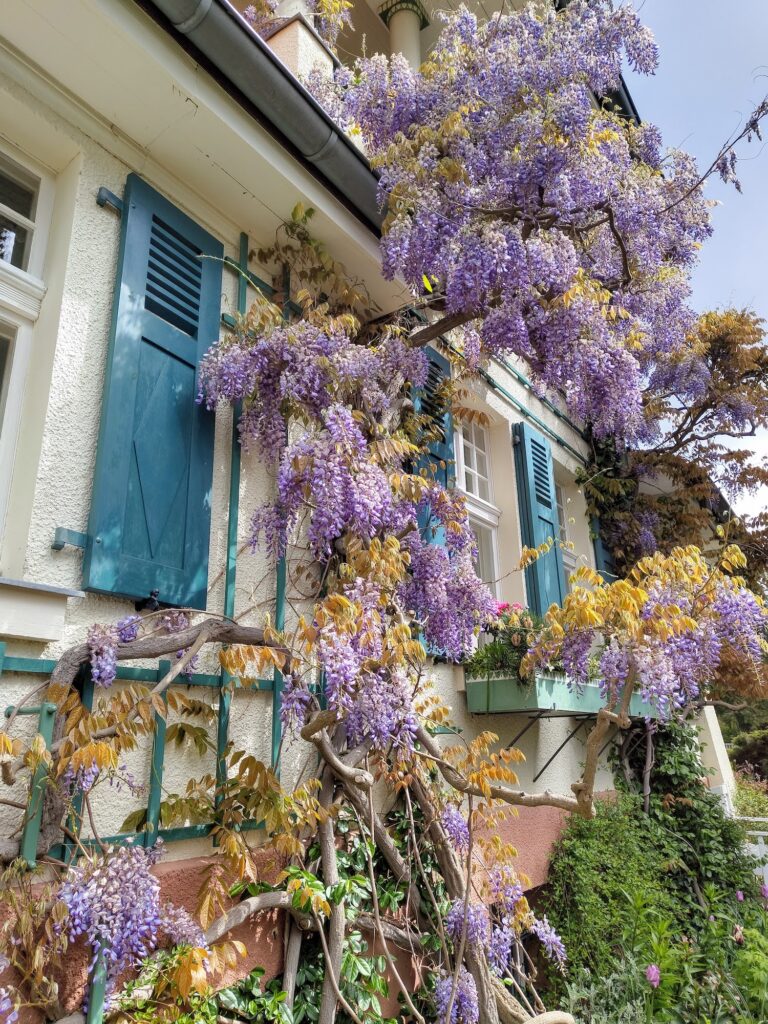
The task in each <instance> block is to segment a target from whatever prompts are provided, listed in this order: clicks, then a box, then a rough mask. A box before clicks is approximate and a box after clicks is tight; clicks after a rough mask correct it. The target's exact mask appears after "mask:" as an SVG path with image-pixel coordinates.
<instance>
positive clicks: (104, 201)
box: [96, 185, 123, 217]
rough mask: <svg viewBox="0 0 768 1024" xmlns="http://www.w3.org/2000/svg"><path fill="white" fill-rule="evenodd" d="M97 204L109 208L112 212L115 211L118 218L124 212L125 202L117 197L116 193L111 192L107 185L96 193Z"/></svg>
mask: <svg viewBox="0 0 768 1024" xmlns="http://www.w3.org/2000/svg"><path fill="white" fill-rule="evenodd" d="M96 202H97V203H98V204H99V206H108V207H109V208H110V209H111V210H114V211H115V213H116V214H117V215H118V217H119V216H120V215H121V214H122V212H123V200H122V199H120V198H119V196H116V195H115V193H114V192H110V191H109V189H108V188H107V187H106V186H105V185H102V186H101V188H100V189H99V191H98V192H97V193H96Z"/></svg>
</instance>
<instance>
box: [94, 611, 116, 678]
mask: <svg viewBox="0 0 768 1024" xmlns="http://www.w3.org/2000/svg"><path fill="white" fill-rule="evenodd" d="M117 640H118V635H117V630H116V629H115V627H113V626H100V625H95V626H91V628H90V629H89V630H88V648H89V650H90V655H91V675H92V677H93V681H94V683H95V684H96V685H97V686H111V685H112V683H114V681H115V677H116V675H117V650H116V648H117Z"/></svg>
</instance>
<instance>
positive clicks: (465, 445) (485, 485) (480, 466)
mask: <svg viewBox="0 0 768 1024" xmlns="http://www.w3.org/2000/svg"><path fill="white" fill-rule="evenodd" d="M459 438H460V441H459V444H458V445H457V451H458V460H457V461H458V464H459V465H458V472H459V481H460V486H461V489H462V490H463V491H464V493H465V494H471V495H473V497H475V498H480V499H481V501H488V502H490V501H491V500H492V497H491V479H490V473H489V470H488V431H487V430H486V429H485V427H481V426H480V425H479V424H477V423H468V424H466V425H464V426H462V427H461V429H460V430H459Z"/></svg>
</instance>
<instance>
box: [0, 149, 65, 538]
mask: <svg viewBox="0 0 768 1024" xmlns="http://www.w3.org/2000/svg"><path fill="white" fill-rule="evenodd" d="M0 154H2V155H3V156H5V157H7V158H8V159H9V160H10V161H12V163H14V164H18V165H19V167H20V168H21V169H22V170H23V171H25V172H26V173H27V174H29V175H30V176H32V177H34V178H36V179H37V181H38V183H39V184H38V193H37V203H36V206H35V219H34V229H33V231H32V239H31V243H30V250H29V259H28V261H27V269H26V270H20V269H19V268H18V267H14V266H12V265H11V264H10V263H6V262H5V260H0V321H1V322H2V324H3V326H4V327H5V328H7V329H8V330H10V332H11V334H12V337H13V342H12V348H11V352H10V354H9V365H8V367H7V369H6V372H7V373H8V384H7V399H6V403H5V410H4V412H3V418H2V422H0V533H2V532H4V529H5V518H6V513H7V509H8V498H9V495H10V488H11V479H12V476H13V466H14V461H15V455H16V445H17V442H18V438H19V430H20V427H21V413H22V407H23V400H24V394H25V390H26V381H27V373H28V370H29V364H30V361H31V358H32V346H33V336H34V324H35V322H36V321H37V318H38V316H39V315H40V307H41V304H42V301H43V297H44V295H45V290H46V289H45V283H44V281H43V272H44V267H45V257H46V249H47V245H48V233H49V230H50V224H51V215H52V212H53V199H54V182H53V178H52V177H51V175H50V174H49V173H48V172H47V171H46V170H45V169H44V168H43V167H41V166H40V165H39V164H38V163H36V162H35V161H33V160H31V159H30V158H29V157H27V156H26V155H25V154H24V153H22V152H21V151H20V150H18V149H17V148H16V147H15V146H12V145H10V144H9V143H7V142H6V141H5V140H4V139H0Z"/></svg>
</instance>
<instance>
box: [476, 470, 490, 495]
mask: <svg viewBox="0 0 768 1024" xmlns="http://www.w3.org/2000/svg"><path fill="white" fill-rule="evenodd" d="M477 496H478V498H482V499H483V501H490V500H491V489H490V487H489V486H488V478H487V477H482V476H481V477H478V479H477Z"/></svg>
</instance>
